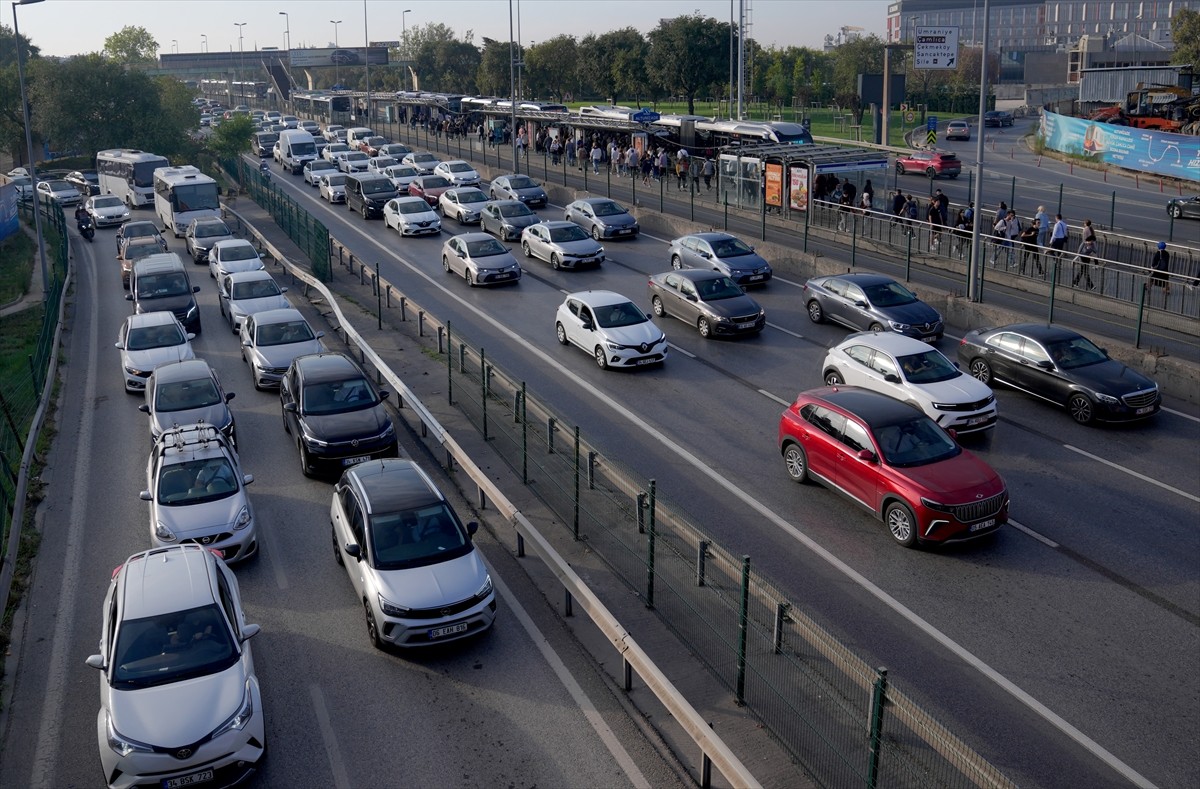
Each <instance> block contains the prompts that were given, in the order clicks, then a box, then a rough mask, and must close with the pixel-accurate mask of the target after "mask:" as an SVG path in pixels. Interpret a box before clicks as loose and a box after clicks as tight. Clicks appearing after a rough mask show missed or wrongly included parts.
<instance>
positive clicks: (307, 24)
mask: <svg viewBox="0 0 1200 789" xmlns="http://www.w3.org/2000/svg"><path fill="white" fill-rule="evenodd" d="M3 5H9V3H3V4H0V7H2V6H3ZM730 5H731V1H730V0H682V1H678V0H652V1H651V2H647V0H513V2H512V7H513V17H514V20H513V26H514V35H516V17H517V11H518V9H519V11H520V34H519V36H517V37H518V38H519V40H520V41H521V42H522V43H524V44H525V45H526V46H529V45H532V44H534V43H536V42H539V41H546V40H547V39H550V38H553V37H554V36H558V35H563V34H567V35H573V36H575V38H576V39H577V40H578V39H581V38H583V37H584V36H586V35H587V34H588V33H604V32H607V31H609V30H616V29H619V28H623V27H629V26H632V27H635V28H637V29H638V30H641V31H643V32H648V31H650V30H651V29H653V28H654V27H655V26H657V24H658V20H659V19H662V18H671V17H676V16H680V15H683V14H691V13H694V12H697V11H698V12H699V13H701V14H703V15H705V16H711V17H716V18H717V19H721V20H728V19H729V17H730ZM746 5H747V7H748V8H749V14H750V33H751V35H752V36H753V38H754V39H756V40H757V41H758V42H759V43H760V44H762V45H763V46H766V47H770V46H777V47H788V46H808V47H813V48H820V47H821V45H822V43H823V41H824V38H825V35H826V34H829V35H834V36H836V35H837V33H838V30H839V29H840V28H841V27H842V26H843V25H856V26H859V27H862V28H864V34H869V33H875V34H877V35H879V36H880V37H881V38H882V37H883V31H884V25H885V17H886V14H887V6H888V2H887V0H839V1H837V2H834V1H831V0H746ZM365 6H366V16H367V20H366V21H367V26H366V27H364V24H363V7H364V2H363V1H362V0H241V2H233V1H232V0H43V2H40V3H37V4H34V5H25V6H21V7H20V8H18V9H17V14H18V23H19V25H20V30H21V34H22V35H24V36H25V37H27V38H28V39H29V40H30V41H31V42H32V43H33V44H34V45H35V46H37V47H39V48H40V49H41V52H42V54H43V55H59V56H65V55H77V54H85V53H88V52H98V51H100V50H102V49H103V48H104V39H105V38H107V37H108V36H110V35H111V34H113V33H115V32H117V31H118V30H120V29H121V28H123V27H125V26H126V25H134V26H141V27H144V28H146V30H148V31H149V32H150V34H151V35H152V36H154V38H155V40H156V41H157V42H158V46H159V53H160V54H169V53H172V52H175V51H179V52H200V51H203V49H202V47H203V44H202V41H203V39H202V38H201V36H202V34H203V35H207V36H208V50H209V51H214V52H215V51H217V50H219V49H224V50H227V51H228V50H229V49H230V48H231V47H232V49H233V51H235V52H236V51H237V50H238V27H237V26H236V25H235V23H236V22H245V23H246V24H245V27H243V28H241V29H242V45H243V47H244V48H245V50H246V51H252V50H254V49H257V48H262V47H279V48H283V47H284V46H286V43H287V42H286V38H287V37H286V36H285V29H287V28H288V27H290V28H291V45H292V47H293V48H300V47H307V46H316V47H327V46H333V44H334V30H335V25H333V24H332V21H333V20H340V21H341V24H339V25H337V26H336V30H337V43H338V44H339V45H340V46H343V47H361V46H363V44H364V41H365V40H366V35H364V33H367V32H368V31H369V36H370V40H371V41H394V40H399V39H400V36H401V30H402V28H403V27H404V26H405V25H407V26H408V27H410V28H411V27H417V26H424V25H427V24H430V23H441V24H444V25H447V26H448V27H450V28H451V29H452V30H454V32H455V34H456V35H458V36H459V38H463V37H465V35H466V33H467V31H468V30H470V31H473V32H474V38H473V41H474V43H475V44H476V45H482V40H483V38H484V37H485V36H486V37H488V38H493V39H501V40H508V35H509V33H508V31H509V17H508V9H509V0H366V2H365ZM405 9H409V12H408V13H407V14H404V13H403V11H404V10H405ZM2 10H3V14H0V19H2V20H3V22H4V24H6V25H8V26H11V25H12V11H11V9H9V8H2ZM285 11H286V12H287V14H288V16H287V17H286V18H285V17H283V16H282V15H281V13H280V12H285Z"/></svg>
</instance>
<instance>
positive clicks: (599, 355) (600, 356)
mask: <svg viewBox="0 0 1200 789" xmlns="http://www.w3.org/2000/svg"><path fill="white" fill-rule="evenodd" d="M594 355H595V357H596V366H597V367H599V368H600V369H601V370H607V369H608V354H606V353H605V352H604V348H603V346H600V345H597V346H596V350H595V351H594Z"/></svg>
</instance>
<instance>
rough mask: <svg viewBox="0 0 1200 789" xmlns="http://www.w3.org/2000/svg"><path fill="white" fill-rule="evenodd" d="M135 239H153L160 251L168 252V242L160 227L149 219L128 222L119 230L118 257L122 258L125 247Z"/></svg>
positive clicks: (117, 236) (117, 240)
mask: <svg viewBox="0 0 1200 789" xmlns="http://www.w3.org/2000/svg"><path fill="white" fill-rule="evenodd" d="M134 238H153V239H155V241H156V242H157V243H158V245H159V250H160V251H162V252H166V251H167V240H166V239H165V238H163V237H162V233H161V232H159V230H158V225H156V224H154V223H153V222H151V221H150V220H148V219H139V220H137V221H136V222H126V223H125V224H123V225H121V226H120V227H119V228H117V235H116V242H117V257H120V256H121V252H122V251H123V250H124V249H125V245H126V244H127V243H129V241H130V239H134Z"/></svg>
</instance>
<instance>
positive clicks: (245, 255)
mask: <svg viewBox="0 0 1200 789" xmlns="http://www.w3.org/2000/svg"><path fill="white" fill-rule="evenodd" d="M256 257H258V252H257V251H255V249H254V247H253V246H252V245H251V244H249V243H245V244H230V245H229V246H226V247H221V252H220V258H221V260H253V259H254V258H256Z"/></svg>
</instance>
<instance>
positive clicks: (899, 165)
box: [896, 162, 904, 175]
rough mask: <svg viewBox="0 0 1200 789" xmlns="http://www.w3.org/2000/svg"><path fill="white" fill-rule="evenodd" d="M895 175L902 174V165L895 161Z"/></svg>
mask: <svg viewBox="0 0 1200 789" xmlns="http://www.w3.org/2000/svg"><path fill="white" fill-rule="evenodd" d="M896 175H904V165H902V164H900V162H896Z"/></svg>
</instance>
